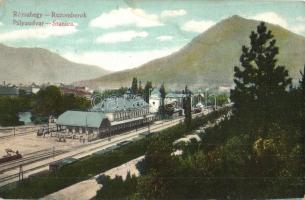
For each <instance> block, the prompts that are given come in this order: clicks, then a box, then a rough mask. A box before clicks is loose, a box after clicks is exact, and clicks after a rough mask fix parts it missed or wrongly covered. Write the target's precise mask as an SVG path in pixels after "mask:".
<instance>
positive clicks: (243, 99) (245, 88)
mask: <svg viewBox="0 0 305 200" xmlns="http://www.w3.org/2000/svg"><path fill="white" fill-rule="evenodd" d="M250 44H251V46H250V47H246V46H243V48H242V55H241V57H240V61H241V66H237V67H235V68H234V71H235V73H234V82H235V84H236V87H235V88H234V89H233V90H232V91H231V99H232V101H233V102H234V106H233V108H232V109H233V110H232V111H233V114H232V115H231V116H230V117H227V118H225V119H224V120H223V121H222V122H221V123H219V124H218V125H216V126H215V127H213V128H208V129H207V130H206V132H205V133H204V134H202V135H200V137H201V139H202V141H201V142H197V143H196V142H195V143H194V142H192V143H191V144H189V145H187V146H186V147H184V148H183V150H184V151H183V154H182V155H181V156H173V155H172V153H173V151H174V150H175V146H173V145H172V141H170V140H168V138H169V137H162V138H157V139H155V140H151V142H150V144H149V145H148V148H147V151H146V154H145V155H146V157H145V159H144V163H143V164H141V167H140V168H139V169H140V172H141V176H140V177H139V178H137V179H136V183H135V184H134V185H136V187H134V189H130V191H129V193H128V194H125V195H126V196H125V197H126V199H209V198H216V199H254V198H259V199H261V198H264V199H265V198H295V197H302V196H303V195H304V188H305V177H304V171H305V162H304V155H305V125H304V124H305V75H304V73H305V71H304V72H302V78H301V80H300V85H299V87H297V88H293V87H292V85H291V78H290V77H289V74H288V71H287V70H286V69H285V67H284V66H281V65H277V60H276V55H277V54H278V52H279V49H278V47H276V46H275V44H276V40H275V39H274V37H273V35H272V33H271V32H270V31H268V30H267V27H266V26H265V24H264V23H261V24H260V25H259V26H258V27H257V31H256V32H254V31H253V32H252V33H251V35H250ZM304 70H305V67H304ZM122 185H124V182H122Z"/></svg>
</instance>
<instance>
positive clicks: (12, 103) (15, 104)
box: [0, 95, 33, 126]
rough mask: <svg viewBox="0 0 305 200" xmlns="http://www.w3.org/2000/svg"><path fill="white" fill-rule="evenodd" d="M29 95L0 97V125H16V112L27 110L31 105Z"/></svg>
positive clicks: (17, 120) (20, 123) (17, 123)
mask: <svg viewBox="0 0 305 200" xmlns="http://www.w3.org/2000/svg"><path fill="white" fill-rule="evenodd" d="M32 101H33V100H32V97H31V96H26V95H23V96H16V97H6V96H3V97H0V125H1V126H16V125H22V124H23V123H22V122H19V118H18V112H25V111H29V110H30V109H31V107H32Z"/></svg>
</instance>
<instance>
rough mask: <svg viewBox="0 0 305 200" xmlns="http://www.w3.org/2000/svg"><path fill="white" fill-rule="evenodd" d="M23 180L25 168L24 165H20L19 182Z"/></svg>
mask: <svg viewBox="0 0 305 200" xmlns="http://www.w3.org/2000/svg"><path fill="white" fill-rule="evenodd" d="M21 181H23V168H22V165H20V166H19V182H21Z"/></svg>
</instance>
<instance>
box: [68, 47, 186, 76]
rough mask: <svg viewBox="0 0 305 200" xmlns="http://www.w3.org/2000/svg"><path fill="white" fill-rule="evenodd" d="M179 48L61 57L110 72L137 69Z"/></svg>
mask: <svg viewBox="0 0 305 200" xmlns="http://www.w3.org/2000/svg"><path fill="white" fill-rule="evenodd" d="M179 48H180V47H176V48H170V49H161V50H152V51H129V52H125V51H124V52H120V51H95V52H85V53H81V54H75V53H74V52H72V53H66V54H64V55H63V56H64V57H65V58H67V59H68V60H71V61H73V62H77V63H84V64H91V65H97V66H101V67H103V68H104V69H107V70H111V71H120V70H125V69H131V68H134V67H138V66H140V65H142V64H144V63H147V62H149V61H151V60H153V59H156V58H160V57H164V56H167V55H169V54H171V53H173V52H175V51H177V50H178V49H179Z"/></svg>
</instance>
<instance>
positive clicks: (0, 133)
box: [0, 126, 56, 139]
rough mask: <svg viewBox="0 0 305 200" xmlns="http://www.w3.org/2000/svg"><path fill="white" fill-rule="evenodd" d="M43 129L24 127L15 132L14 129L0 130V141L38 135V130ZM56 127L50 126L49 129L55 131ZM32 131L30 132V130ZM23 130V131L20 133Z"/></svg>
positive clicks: (39, 127)
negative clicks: (30, 134)
mask: <svg viewBox="0 0 305 200" xmlns="http://www.w3.org/2000/svg"><path fill="white" fill-rule="evenodd" d="M41 128H43V126H38V127H37V126H36V127H22V128H16V129H15V131H14V128H8V129H0V139H5V138H9V137H13V136H19V135H26V134H29V133H37V131H38V130H40V129H41ZM54 128H56V126H50V127H49V129H54ZM28 129H30V130H28ZM20 130H22V131H20Z"/></svg>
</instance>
